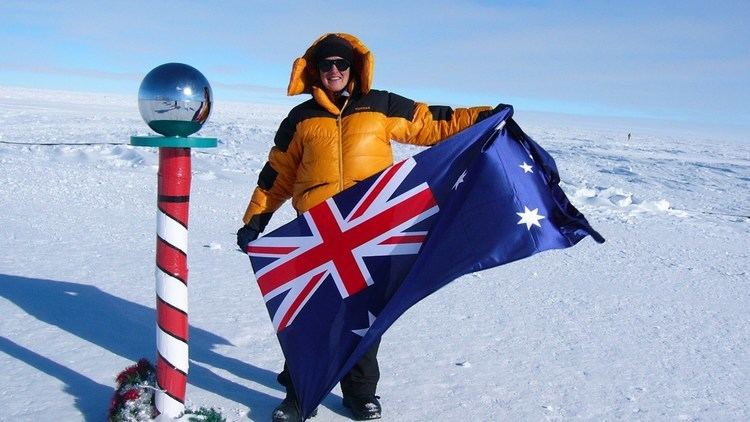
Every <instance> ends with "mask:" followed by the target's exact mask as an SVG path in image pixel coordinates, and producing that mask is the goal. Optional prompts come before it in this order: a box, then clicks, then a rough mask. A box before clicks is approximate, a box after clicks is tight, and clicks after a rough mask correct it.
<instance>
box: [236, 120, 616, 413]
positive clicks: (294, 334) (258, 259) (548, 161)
mask: <svg viewBox="0 0 750 422" xmlns="http://www.w3.org/2000/svg"><path fill="white" fill-rule="evenodd" d="M512 115H513V109H512V107H510V106H508V107H507V108H505V109H504V110H502V111H501V112H499V113H497V114H495V115H493V116H491V117H489V118H487V119H485V120H483V121H481V122H479V123H477V124H475V125H474V126H472V127H470V128H468V129H466V130H464V131H462V132H460V133H458V134H456V135H454V136H452V137H451V138H448V139H446V140H445V141H444V142H442V143H440V144H438V145H437V146H435V147H432V148H430V149H428V150H425V151H424V152H422V153H420V154H417V155H415V156H414V157H412V158H409V159H407V160H404V161H401V162H399V163H397V164H394V165H393V166H391V167H389V168H387V169H385V170H383V171H382V172H381V173H379V174H376V175H374V176H372V177H371V178H369V179H367V180H364V181H362V182H360V183H358V184H357V185H355V186H353V187H352V188H350V189H347V190H346V191H343V192H341V193H339V194H338V195H336V196H334V197H333V198H330V199H328V200H327V201H325V202H323V203H321V204H319V205H317V206H315V207H313V208H312V209H310V210H309V211H308V212H306V213H304V214H302V215H300V216H299V217H298V218H296V219H295V220H293V221H292V222H290V223H288V224H286V225H284V226H282V227H280V228H278V229H276V230H274V231H273V232H271V233H269V234H267V235H266V236H263V237H261V238H259V239H257V240H255V241H253V242H251V243H250V244H249V245H248V246H247V249H246V251H247V253H248V255H249V256H250V260H251V263H252V266H253V269H254V270H255V276H256V279H257V281H258V286H259V287H260V291H261V293H262V294H263V299H264V300H265V303H266V306H267V308H268V312H269V314H270V317H271V320H272V321H273V325H274V327H275V329H276V332H277V335H278V338H279V342H280V343H281V348H282V350H283V351H284V356H285V357H286V360H287V365H288V367H289V373H290V376H291V378H292V383H293V384H294V388H295V390H296V392H297V396H298V400H299V403H300V406H301V411H302V414H303V416H304V417H305V418H307V417H309V416H310V413H311V412H312V411H313V409H315V408H316V407H317V406H318V404H320V402H321V401H322V400H323V398H324V397H325V396H326V395H327V394H328V393H329V392H330V391H331V389H333V387H334V386H335V385H336V383H338V382H339V381H340V380H341V379H342V378H343V377H344V375H345V374H346V373H347V372H348V371H349V369H351V367H352V366H354V364H355V363H356V362H357V361H358V360H359V359H360V358H361V357H362V356H363V355H364V354H365V353H366V352H367V351H368V350H369V349H370V347H371V346H372V345H373V343H374V342H375V341H376V340H377V339H378V338H380V336H381V335H382V334H383V333H384V332H385V331H386V330H387V329H388V327H390V326H391V325H392V324H393V323H394V322H395V321H396V319H397V318H398V317H399V316H401V315H402V314H403V313H404V312H405V311H406V310H407V309H409V308H410V307H411V306H413V305H414V304H416V303H417V302H419V301H420V300H421V299H423V298H424V297H426V296H427V295H429V294H431V293H433V292H435V291H436V290H438V289H440V288H441V287H443V286H445V285H446V284H448V283H450V282H451V281H453V280H455V279H456V278H458V277H460V276H462V275H464V274H467V273H472V272H476V271H479V270H483V269H487V268H492V267H495V266H498V265H502V264H505V263H507V262H511V261H515V260H518V259H521V258H524V257H527V256H530V255H533V254H535V253H537V252H541V251H544V250H547V249H559V248H567V247H570V246H573V245H575V244H576V243H578V242H579V241H580V240H581V239H583V238H584V237H586V236H587V235H591V236H592V238H593V239H594V240H596V241H597V242H600V243H601V242H603V241H604V239H603V238H602V237H601V236H600V235H599V233H597V232H596V231H594V230H593V229H592V228H591V226H590V225H589V223H588V222H587V221H586V219H585V218H584V216H583V214H581V213H580V212H579V211H578V210H577V209H575V208H574V207H573V205H571V204H570V202H569V201H568V199H567V197H566V196H565V194H564V193H563V191H562V189H561V188H560V187H559V185H558V183H559V181H560V179H559V176H558V173H557V168H556V166H555V162H554V160H553V159H552V157H551V156H550V155H549V154H548V153H547V152H546V151H544V150H543V149H542V148H541V147H540V146H539V145H538V144H536V143H535V142H534V141H533V140H532V139H531V138H529V137H528V136H526V134H524V133H523V131H522V130H521V128H520V127H519V126H518V125H517V124H516V123H515V122H514V121H513V119H512V118H511V117H512Z"/></svg>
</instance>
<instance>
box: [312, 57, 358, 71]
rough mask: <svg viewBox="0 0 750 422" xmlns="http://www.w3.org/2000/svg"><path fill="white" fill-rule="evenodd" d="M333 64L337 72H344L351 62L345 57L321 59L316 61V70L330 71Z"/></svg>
mask: <svg viewBox="0 0 750 422" xmlns="http://www.w3.org/2000/svg"><path fill="white" fill-rule="evenodd" d="M334 65H335V66H336V69H338V70H339V72H345V71H346V70H347V69H349V66H351V65H352V64H351V63H349V60H347V59H333V60H331V59H322V60H320V61H319V62H318V70H320V71H321V72H330V71H331V69H333V66H334Z"/></svg>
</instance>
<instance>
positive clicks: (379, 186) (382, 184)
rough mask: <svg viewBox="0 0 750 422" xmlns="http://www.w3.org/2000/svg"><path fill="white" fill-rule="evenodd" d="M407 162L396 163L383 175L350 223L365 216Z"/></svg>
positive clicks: (350, 218) (354, 213) (352, 216)
mask: <svg viewBox="0 0 750 422" xmlns="http://www.w3.org/2000/svg"><path fill="white" fill-rule="evenodd" d="M405 162H406V160H404V161H401V162H400V163H396V164H394V165H392V166H391V167H389V168H388V170H386V171H385V173H383V175H382V176H381V178H380V180H378V182H377V185H375V186H374V187H373V188H372V189H371V190H370V193H369V195H367V198H365V200H364V201H362V204H360V206H359V208H357V209H356V210H355V211H354V212H353V213H352V215H351V217H349V221H351V220H354V219H355V218H357V217H359V216H360V215H362V214H364V212H365V211H366V210H367V209H368V208H370V205H371V204H372V203H373V201H375V198H377V197H378V195H380V192H381V191H382V190H383V188H385V187H386V185H388V182H390V181H391V179H393V176H395V175H396V172H398V169H400V168H401V166H403V165H404V163H405Z"/></svg>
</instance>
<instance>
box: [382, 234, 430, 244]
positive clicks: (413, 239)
mask: <svg viewBox="0 0 750 422" xmlns="http://www.w3.org/2000/svg"><path fill="white" fill-rule="evenodd" d="M425 237H426V236H425V235H423V234H418V235H411V236H393V237H391V238H388V239H385V240H384V241H382V242H380V244H381V245H398V244H401V243H422V242H424V239H425Z"/></svg>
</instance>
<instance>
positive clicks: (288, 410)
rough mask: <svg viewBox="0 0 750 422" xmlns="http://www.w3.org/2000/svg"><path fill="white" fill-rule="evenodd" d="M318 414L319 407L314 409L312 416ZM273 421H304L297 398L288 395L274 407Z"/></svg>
mask: <svg viewBox="0 0 750 422" xmlns="http://www.w3.org/2000/svg"><path fill="white" fill-rule="evenodd" d="M317 414H318V409H317V408H315V410H313V411H312V413H311V414H310V417H311V418H312V417H314V416H315V415H317ZM271 421H273V422H302V415H301V414H300V411H299V405H298V404H297V400H295V399H294V398H292V397H289V396H286V398H285V399H284V400H283V401H282V402H281V404H279V405H278V406H276V409H273V413H271Z"/></svg>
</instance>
